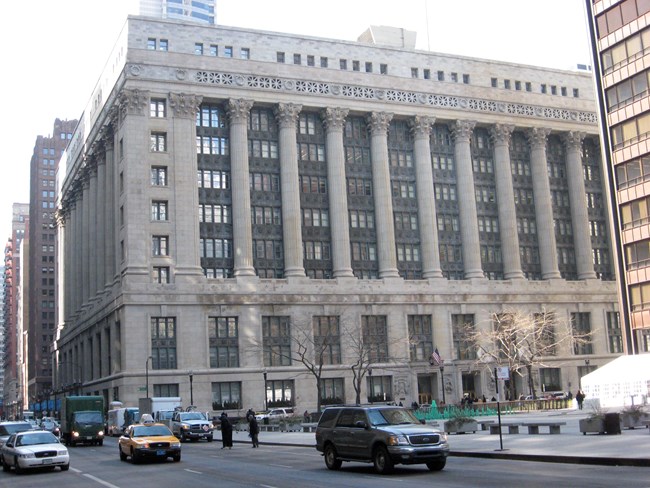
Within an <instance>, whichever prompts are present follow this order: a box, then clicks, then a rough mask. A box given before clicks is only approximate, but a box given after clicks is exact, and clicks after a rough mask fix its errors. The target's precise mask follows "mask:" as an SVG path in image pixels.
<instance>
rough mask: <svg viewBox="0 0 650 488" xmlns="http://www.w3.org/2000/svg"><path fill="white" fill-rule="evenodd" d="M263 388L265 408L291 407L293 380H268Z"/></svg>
mask: <svg viewBox="0 0 650 488" xmlns="http://www.w3.org/2000/svg"><path fill="white" fill-rule="evenodd" d="M265 386H266V407H267V408H279V407H292V406H293V390H294V386H293V380H268V381H267V382H266V385H265Z"/></svg>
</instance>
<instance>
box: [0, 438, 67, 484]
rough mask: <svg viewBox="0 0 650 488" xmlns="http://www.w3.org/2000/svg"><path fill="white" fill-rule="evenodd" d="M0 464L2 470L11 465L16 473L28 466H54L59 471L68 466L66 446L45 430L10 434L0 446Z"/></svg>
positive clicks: (28, 467) (7, 469) (9, 467)
mask: <svg viewBox="0 0 650 488" xmlns="http://www.w3.org/2000/svg"><path fill="white" fill-rule="evenodd" d="M0 464H2V470H3V471H9V470H11V468H12V467H13V468H14V470H15V471H16V474H20V473H22V472H23V471H24V470H26V469H30V468H50V469H54V468H55V467H56V466H58V467H60V468H61V471H67V470H68V469H69V468H70V456H69V454H68V448H67V447H65V446H64V445H63V444H61V442H60V441H59V439H58V438H57V437H56V436H55V435H54V434H52V432H48V431H46V430H31V431H24V432H19V433H16V434H11V435H10V436H9V438H8V439H7V442H5V444H4V445H3V446H2V448H0Z"/></svg>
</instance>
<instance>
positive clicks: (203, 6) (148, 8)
mask: <svg viewBox="0 0 650 488" xmlns="http://www.w3.org/2000/svg"><path fill="white" fill-rule="evenodd" d="M215 4H216V0H203V1H196V0H140V15H146V16H148V17H158V18H163V19H177V20H185V21H188V20H189V21H192V22H200V23H202V24H210V25H214V24H216V14H215Z"/></svg>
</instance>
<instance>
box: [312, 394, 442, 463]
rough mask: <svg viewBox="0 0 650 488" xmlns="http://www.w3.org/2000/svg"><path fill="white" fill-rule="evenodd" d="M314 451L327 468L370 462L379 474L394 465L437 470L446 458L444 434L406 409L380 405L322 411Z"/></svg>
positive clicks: (333, 408) (334, 408)
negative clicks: (321, 457) (357, 462)
mask: <svg viewBox="0 0 650 488" xmlns="http://www.w3.org/2000/svg"><path fill="white" fill-rule="evenodd" d="M316 449H318V451H319V452H322V453H323V456H324V457H325V465H326V466H327V467H328V468H329V469H339V468H340V467H341V464H342V462H343V461H360V462H368V463H374V465H375V470H376V471H377V472H378V473H380V474H384V473H389V472H390V471H392V469H393V466H394V465H395V464H426V465H427V467H428V468H429V469H430V470H431V471H440V470H441V469H443V468H444V467H445V464H446V462H447V456H448V455H449V444H448V443H447V436H446V434H444V433H443V432H439V431H437V430H436V429H434V428H433V427H431V426H428V425H423V424H422V423H421V422H420V421H419V420H418V419H417V418H416V417H415V416H414V415H413V413H412V412H411V411H410V410H407V409H405V408H403V407H393V406H384V405H381V406H380V405H368V406H349V407H331V408H327V409H325V411H324V412H323V414H322V416H321V418H320V421H319V422H318V427H317V429H316Z"/></svg>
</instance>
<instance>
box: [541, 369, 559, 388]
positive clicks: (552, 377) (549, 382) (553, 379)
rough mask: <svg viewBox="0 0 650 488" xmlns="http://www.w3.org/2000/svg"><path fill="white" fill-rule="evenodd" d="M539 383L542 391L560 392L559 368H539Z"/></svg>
mask: <svg viewBox="0 0 650 488" xmlns="http://www.w3.org/2000/svg"><path fill="white" fill-rule="evenodd" d="M539 382H540V385H541V388H542V391H562V381H561V379H560V368H539Z"/></svg>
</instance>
